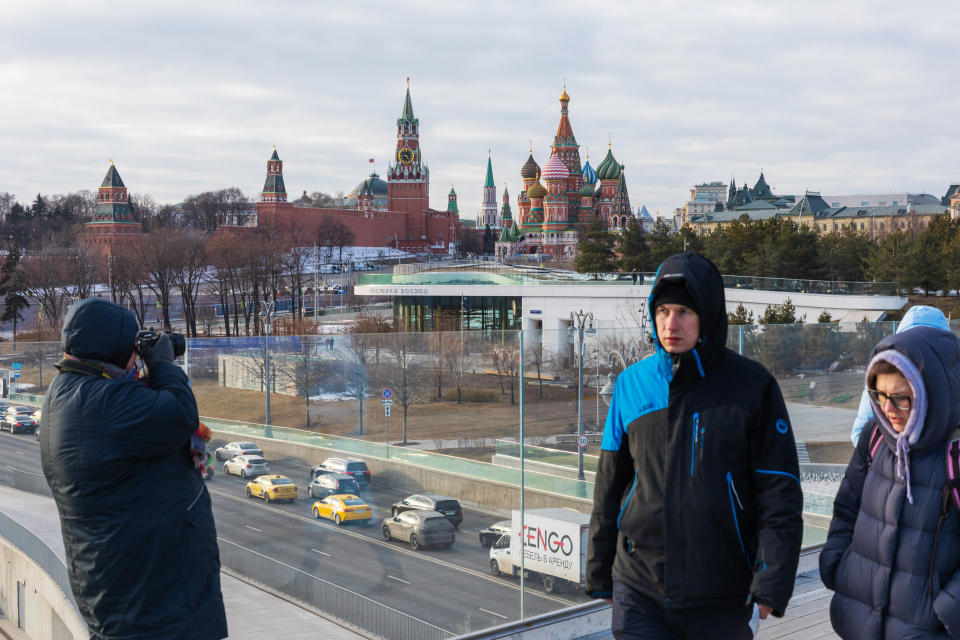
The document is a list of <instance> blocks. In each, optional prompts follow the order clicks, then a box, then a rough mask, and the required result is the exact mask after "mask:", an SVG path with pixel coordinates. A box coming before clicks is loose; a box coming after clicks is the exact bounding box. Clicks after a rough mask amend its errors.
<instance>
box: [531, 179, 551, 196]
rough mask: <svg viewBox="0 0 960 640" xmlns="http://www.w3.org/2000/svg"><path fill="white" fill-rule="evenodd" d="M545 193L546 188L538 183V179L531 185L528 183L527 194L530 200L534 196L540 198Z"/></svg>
mask: <svg viewBox="0 0 960 640" xmlns="http://www.w3.org/2000/svg"><path fill="white" fill-rule="evenodd" d="M545 195H547V189H546V187H544V186H543V185H542V184H540V180H539V179H538V180H537V181H536V182H534V183H533V184H532V185H530V188H529V189H527V196H528V197H529V198H530V199H531V200H533V199H534V198H542V197H543V196H545Z"/></svg>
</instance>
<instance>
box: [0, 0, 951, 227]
mask: <svg viewBox="0 0 960 640" xmlns="http://www.w3.org/2000/svg"><path fill="white" fill-rule="evenodd" d="M346 4H347V3H342V2H336V3H334V2H284V1H273V2H269V3H267V2H262V3H252V2H242V1H239V0H233V1H231V2H211V1H205V2H190V3H186V2H176V1H167V2H151V3H139V2H98V1H86V2H81V1H71V2H65V1H63V2H44V1H41V0H31V1H30V2H16V1H14V0H5V1H4V2H3V12H2V16H3V17H2V19H0V87H2V99H0V151H2V153H0V191H9V192H11V193H14V194H15V195H16V196H17V197H18V198H19V199H20V200H23V201H29V200H32V199H33V197H34V196H35V195H36V193H38V192H42V193H44V194H54V193H64V192H67V191H76V190H80V189H91V190H92V189H96V187H97V186H98V185H99V183H100V180H101V179H102V178H103V175H104V173H105V172H106V170H107V167H108V166H109V160H110V159H111V158H112V159H114V161H115V162H116V166H117V168H118V170H119V171H120V174H121V176H122V177H123V179H124V181H125V183H126V185H127V187H128V189H129V190H130V191H131V192H133V193H147V194H150V195H152V196H153V197H154V198H156V199H157V200H159V201H161V202H169V203H173V202H178V201H180V200H182V199H183V198H185V197H186V196H188V195H190V194H194V193H198V192H201V191H206V190H211V189H220V188H225V187H239V188H240V189H241V190H242V191H243V192H244V193H246V194H247V195H248V196H250V197H255V196H257V195H258V194H259V192H260V190H261V188H262V186H263V181H264V176H265V169H266V159H267V157H268V156H269V155H270V153H271V152H272V146H273V145H276V146H277V149H278V151H279V153H280V157H281V159H282V160H283V161H284V177H285V180H286V185H287V191H288V193H289V194H290V195H291V199H293V198H295V197H297V196H298V195H299V194H300V193H301V192H302V191H303V190H307V191H324V192H328V193H336V192H349V191H350V190H351V189H352V188H353V186H355V185H356V183H358V182H359V181H360V180H361V179H362V178H363V177H364V176H365V175H366V174H367V173H368V172H369V164H368V159H369V158H371V157H373V158H375V159H376V169H377V171H378V172H379V173H380V174H381V175H383V174H385V173H386V166H387V163H388V162H389V161H390V160H391V159H392V154H393V150H394V145H395V133H396V131H395V127H396V119H397V117H399V115H400V112H401V109H402V106H403V104H402V103H403V92H404V86H405V78H406V77H407V76H410V78H411V93H412V97H413V106H414V111H415V113H416V115H417V117H418V118H419V119H420V124H421V146H422V149H423V157H424V159H425V161H426V163H427V164H428V165H429V167H430V177H431V204H432V206H433V207H434V208H439V209H443V208H445V207H446V200H447V198H446V194H447V192H448V190H449V188H450V185H451V184H453V185H455V187H456V190H457V193H458V194H459V198H460V211H461V216H463V217H467V218H471V219H472V218H473V217H474V216H475V215H476V214H477V213H478V211H479V208H480V202H481V198H482V186H483V179H484V174H485V169H486V159H487V149H488V148H489V149H492V158H493V169H494V178H495V179H496V181H497V184H498V191H499V190H502V188H503V185H504V184H505V183H506V184H507V185H508V186H509V187H510V192H511V194H512V195H511V200H512V203H513V206H514V211H515V210H516V199H515V198H516V194H517V192H518V191H519V190H520V186H521V179H520V167H521V165H522V164H523V162H524V161H525V160H526V158H527V149H528V144H529V143H528V140H530V139H532V140H533V149H534V157H535V158H536V159H537V161H538V162H540V163H541V164H542V163H543V162H544V161H546V159H547V158H548V156H549V145H550V143H551V141H552V138H553V135H554V133H555V131H556V127H557V121H558V118H559V103H558V102H557V97H558V96H559V94H560V91H561V88H562V85H563V82H564V80H565V81H566V86H567V92H568V93H569V94H570V96H571V102H570V119H571V122H572V124H573V131H574V134H575V135H576V137H577V141H578V142H579V143H580V145H581V157H584V156H585V155H586V149H585V147H589V149H590V158H591V162H592V163H593V164H594V166H596V164H598V162H599V161H600V160H601V159H602V157H603V155H604V154H605V153H606V147H607V140H608V135H609V136H610V139H611V140H612V143H613V152H614V155H615V156H616V158H617V160H618V161H620V162H621V163H623V164H625V165H626V177H627V184H628V188H629V191H630V196H631V201H632V203H633V204H634V206H635V207H636V206H637V205H638V204H646V205H647V207H648V209H649V210H650V212H651V213H655V212H656V211H657V210H659V211H661V212H662V213H663V214H664V215H668V214H672V211H673V209H674V208H675V207H679V206H681V205H682V204H683V202H684V201H685V200H686V199H687V198H688V196H689V189H690V187H691V186H692V185H693V184H695V183H699V182H703V181H712V180H722V181H724V182H727V181H728V180H729V177H730V174H731V172H733V173H735V175H736V179H737V182H738V183H740V184H742V183H743V182H749V183H750V185H751V186H752V185H753V183H754V182H755V181H756V179H757V176H758V174H759V172H760V170H761V169H763V170H764V172H765V174H766V177H767V181H768V182H769V183H770V185H771V186H772V187H773V189H774V191H775V192H776V193H780V194H791V193H798V192H802V191H803V190H804V189H813V190H820V191H822V192H823V193H824V195H828V194H829V195H842V194H854V193H893V192H902V191H909V192H926V193H932V194H934V195H936V196H938V197H939V196H942V195H943V193H944V192H945V191H946V189H947V186H948V185H949V184H950V182H951V181H953V182H957V181H958V179H960V137H958V124H960V89H958V88H960V85H958V84H957V79H958V78H960V62H958V61H960V54H958V45H957V41H958V37H960V9H958V6H960V3H958V2H956V0H946V1H943V2H924V1H922V0H921V1H911V2H903V1H902V0H900V1H897V2H885V1H884V2H880V1H869V2H865V1H854V0H843V2H836V1H835V0H829V1H824V2H812V1H797V0H795V1H794V2H790V3H787V2H770V1H769V0H768V1H764V2H706V1H701V2H667V1H660V2H657V1H654V0H650V1H647V2H642V3H641V2H637V3H625V2H616V1H614V0H608V1H607V2H599V3H597V2H591V3H582V4H580V3H572V2H562V1H557V0H554V1H551V2H503V3H501V2H496V1H490V0H488V1H486V2H439V1H435V2H418V1H415V0H404V1H403V2H390V3H372V2H371V3H366V2H354V3H350V6H343V5H346ZM498 201H499V196H498Z"/></svg>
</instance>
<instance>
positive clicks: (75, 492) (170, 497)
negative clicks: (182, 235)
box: [40, 299, 227, 640]
mask: <svg viewBox="0 0 960 640" xmlns="http://www.w3.org/2000/svg"><path fill="white" fill-rule="evenodd" d="M136 335H137V321H136V318H135V317H134V315H133V314H132V313H131V312H130V311H128V310H126V309H124V308H123V307H121V306H120V305H117V304H113V303H111V302H107V301H105V300H99V299H86V300H81V301H80V302H78V303H76V304H74V305H73V306H72V307H71V308H70V310H69V311H68V312H67V317H66V319H65V321H64V326H63V332H62V335H61V342H62V345H63V352H64V357H63V359H62V360H61V361H60V362H58V363H57V365H56V367H57V369H58V370H59V374H58V375H57V376H56V377H55V378H54V380H53V382H52V383H51V384H50V387H49V388H48V389H47V393H46V395H45V396H44V400H43V430H42V431H41V435H40V454H41V460H42V462H43V472H44V475H45V476H46V478H47V482H48V483H49V484H50V488H51V490H52V491H53V496H54V499H55V501H56V503H57V509H58V511H59V513H60V525H61V529H62V532H63V542H64V548H65V550H66V556H67V571H68V573H69V575H70V585H71V588H72V590H73V594H74V596H75V598H76V600H77V604H78V605H79V608H80V613H81V614H82V615H83V618H84V620H85V621H86V623H87V626H88V628H89V630H90V632H91V637H92V638H97V639H100V638H104V639H106V638H125V639H130V640H132V639H138V638H144V639H146V638H150V639H152V640H159V639H167V638H169V639H171V640H172V639H173V638H178V639H183V638H187V639H197V640H207V639H215V638H223V637H226V635H227V623H226V615H225V613H224V608H223V597H222V595H221V593H220V559H219V552H218V549H217V534H216V530H215V528H214V523H213V514H212V512H211V509H210V496H209V494H208V493H207V489H206V487H205V486H204V483H203V480H202V479H201V477H200V475H199V474H198V473H197V472H196V469H195V468H194V465H193V462H192V460H191V457H190V446H189V442H190V435H191V434H192V433H193V432H194V431H195V430H196V428H197V424H198V421H199V420H198V416H197V403H196V400H195V399H194V397H193V393H192V392H191V391H190V388H189V387H188V385H187V377H186V375H184V373H183V371H181V370H180V368H179V367H177V366H176V365H175V364H173V358H174V354H173V346H172V344H171V341H170V338H169V337H168V336H166V335H164V336H162V337H161V338H160V339H159V340H157V341H156V342H155V343H154V344H153V345H152V346H151V347H144V348H142V349H141V353H140V357H141V359H142V360H143V362H144V363H145V364H146V365H147V367H148V369H149V372H150V376H149V380H148V381H147V383H146V384H145V383H144V382H143V381H141V380H137V379H135V377H134V374H135V373H136V369H135V360H136V354H135V352H134V346H135V344H134V343H135V339H136Z"/></svg>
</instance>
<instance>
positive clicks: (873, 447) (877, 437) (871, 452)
mask: <svg viewBox="0 0 960 640" xmlns="http://www.w3.org/2000/svg"><path fill="white" fill-rule="evenodd" d="M882 442H883V434H882V433H881V432H880V425H874V427H873V433H871V434H870V446H869V448H868V449H867V452H868V453H867V467H869V466H870V465H871V464H873V459H874V458H875V457H876V455H877V451H879V450H880V444H881V443H882Z"/></svg>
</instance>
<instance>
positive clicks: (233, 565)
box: [219, 538, 456, 640]
mask: <svg viewBox="0 0 960 640" xmlns="http://www.w3.org/2000/svg"><path fill="white" fill-rule="evenodd" d="M219 541H220V562H221V564H222V565H223V566H225V567H228V568H230V569H233V570H234V571H236V572H238V573H240V574H242V575H244V576H247V577H248V578H251V579H253V580H255V581H257V582H260V583H262V584H266V585H270V586H271V587H273V588H275V589H278V590H279V591H281V592H283V593H285V594H287V595H288V596H291V597H293V598H296V599H298V600H301V601H302V602H306V603H307V604H310V605H311V606H314V607H316V608H318V609H320V610H321V611H324V612H326V613H327V614H329V615H330V616H332V617H334V618H338V619H339V620H341V621H347V622H348V623H349V624H351V625H354V626H359V627H361V628H362V629H364V630H365V631H367V632H369V633H370V634H372V635H374V636H377V637H379V638H397V639H407V638H409V639H410V640H421V639H422V640H443V639H445V638H451V637H453V636H454V635H456V634H455V633H454V632H452V631H448V630H446V629H441V628H440V627H436V626H434V625H432V624H429V623H426V622H423V621H422V620H418V619H416V618H414V617H413V616H410V615H407V614H406V613H403V612H402V611H398V610H396V609H394V608H392V607H388V606H386V605H384V604H380V603H379V602H376V601H375V600H371V599H370V598H368V597H366V596H364V595H362V594H360V593H357V592H356V591H351V590H350V589H344V588H343V587H338V586H337V585H335V584H333V583H332V582H328V581H327V580H324V579H323V578H321V577H319V576H315V575H313V574H312V573H307V572H306V571H303V570H301V569H298V568H296V567H293V566H290V565H288V564H284V563H282V562H278V561H277V560H273V559H272V558H269V557H267V556H265V555H263V554H260V553H257V552H256V551H252V550H250V549H246V548H244V547H241V546H240V545H237V544H235V543H233V542H230V541H228V540H224V539H222V538H220V540H219Z"/></svg>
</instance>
